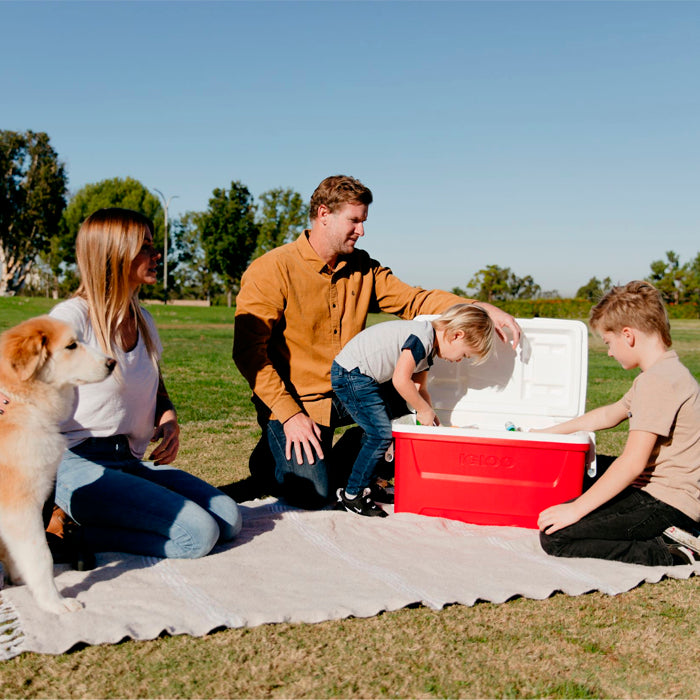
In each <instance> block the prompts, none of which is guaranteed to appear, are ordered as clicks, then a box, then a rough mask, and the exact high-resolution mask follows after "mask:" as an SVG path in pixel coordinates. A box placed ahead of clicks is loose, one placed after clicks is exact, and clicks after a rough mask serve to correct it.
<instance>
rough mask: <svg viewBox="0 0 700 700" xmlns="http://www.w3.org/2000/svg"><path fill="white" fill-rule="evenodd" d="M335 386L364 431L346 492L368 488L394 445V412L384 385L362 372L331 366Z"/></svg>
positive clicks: (335, 364) (339, 396)
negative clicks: (381, 462)
mask: <svg viewBox="0 0 700 700" xmlns="http://www.w3.org/2000/svg"><path fill="white" fill-rule="evenodd" d="M331 385H332V386H333V391H334V392H335V395H336V396H337V397H338V398H339V399H340V401H341V402H342V404H343V406H345V408H346V410H347V412H348V413H349V414H350V415H351V416H352V418H353V420H354V421H355V422H356V423H357V424H358V425H359V426H360V427H361V428H362V430H363V436H362V444H361V447H360V452H359V454H358V455H357V458H356V459H355V464H354V465H353V467H352V471H351V472H350V477H349V478H348V483H347V486H346V487H345V490H346V492H348V493H351V494H358V493H362V491H363V489H365V488H367V487H368V486H369V485H370V483H371V481H372V476H373V475H374V473H375V471H376V469H377V466H378V465H379V463H380V461H381V460H383V459H384V454H385V452H386V451H387V450H388V449H389V446H390V445H391V413H390V409H389V407H388V406H387V403H386V401H385V399H384V396H383V394H382V391H381V389H380V385H379V384H378V383H377V382H376V381H375V380H374V379H372V378H371V377H368V376H367V375H364V374H362V373H361V372H360V371H359V370H358V369H353V370H351V371H348V370H346V369H344V368H343V367H341V366H340V365H339V364H337V363H336V362H333V364H332V365H331Z"/></svg>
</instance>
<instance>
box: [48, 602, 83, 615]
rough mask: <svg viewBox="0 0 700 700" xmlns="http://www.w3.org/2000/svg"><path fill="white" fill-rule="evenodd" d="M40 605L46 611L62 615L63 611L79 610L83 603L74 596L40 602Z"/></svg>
mask: <svg viewBox="0 0 700 700" xmlns="http://www.w3.org/2000/svg"><path fill="white" fill-rule="evenodd" d="M40 607H42V608H43V609H44V610H46V612H50V613H54V614H56V615H63V613H67V612H75V611H76V610H80V609H81V608H82V607H83V604H82V603H81V602H80V601H79V600H76V599H75V598H58V599H57V600H52V601H46V602H43V603H40Z"/></svg>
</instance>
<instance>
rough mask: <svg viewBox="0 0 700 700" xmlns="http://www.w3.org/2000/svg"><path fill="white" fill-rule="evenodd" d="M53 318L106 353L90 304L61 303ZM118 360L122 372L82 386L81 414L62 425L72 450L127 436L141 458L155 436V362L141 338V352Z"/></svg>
mask: <svg viewBox="0 0 700 700" xmlns="http://www.w3.org/2000/svg"><path fill="white" fill-rule="evenodd" d="M50 315H51V316H53V317H54V318H58V319H60V320H61V321H65V322H66V323H69V324H71V325H72V326H73V328H74V329H75V330H76V332H77V333H79V334H80V335H81V336H82V338H83V341H84V342H85V343H86V344H87V345H90V346H91V347H94V348H97V349H98V350H99V349H100V345H99V343H98V342H97V339H96V338H95V334H94V332H93V329H92V324H91V323H90V321H89V319H88V306H87V302H86V301H85V300H84V299H79V298H76V297H74V298H72V299H69V300H68V301H64V302H61V303H60V304H58V305H57V306H55V307H54V308H53V309H52V310H51V312H50ZM143 315H144V318H145V319H146V323H147V324H148V329H149V331H150V333H151V338H152V339H153V342H154V345H155V348H156V354H157V356H158V359H160V356H161V354H162V352H163V346H162V345H161V342H160V338H159V337H158V331H157V330H156V326H155V323H154V322H153V318H152V317H151V315H150V314H149V313H148V311H146V310H145V309H143ZM115 359H116V360H117V362H118V363H119V372H117V371H116V370H115V372H114V373H112V374H111V375H110V376H109V377H108V378H107V379H105V380H104V381H102V382H99V383H97V384H85V385H82V386H79V387H76V398H77V401H76V404H75V410H74V412H73V416H72V417H71V418H69V419H68V420H66V421H65V422H64V423H62V425H61V432H62V433H63V434H64V435H65V436H66V438H67V440H68V447H73V446H74V445H77V444H78V443H80V442H82V441H83V440H85V439H87V438H90V437H112V436H114V435H126V436H127V437H128V438H129V446H130V447H131V451H132V453H133V454H134V456H135V457H138V458H139V459H140V458H141V457H143V454H144V452H145V451H146V448H147V447H148V443H149V442H150V440H151V437H152V436H153V427H154V426H153V424H154V420H155V414H156V393H157V390H158V367H157V366H156V365H155V364H154V363H153V361H152V360H151V357H150V356H149V354H148V350H147V349H146V343H145V342H144V341H143V338H142V337H141V335H140V334H139V339H138V342H137V343H136V347H134V349H133V350H131V351H130V352H121V351H120V352H119V353H118V354H117V356H116V357H115Z"/></svg>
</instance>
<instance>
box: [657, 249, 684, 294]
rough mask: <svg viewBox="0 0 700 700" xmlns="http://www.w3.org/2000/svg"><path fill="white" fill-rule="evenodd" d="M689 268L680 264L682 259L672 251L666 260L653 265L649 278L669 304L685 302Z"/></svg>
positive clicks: (667, 254) (667, 252) (667, 253)
mask: <svg viewBox="0 0 700 700" xmlns="http://www.w3.org/2000/svg"><path fill="white" fill-rule="evenodd" d="M687 273H688V266H687V265H681V264H680V258H679V257H678V255H677V254H676V253H674V252H673V251H672V250H668V251H666V260H665V261H664V260H654V262H652V263H651V275H649V277H648V278H647V280H648V281H649V282H651V283H652V284H653V285H654V286H655V287H656V288H657V289H658V290H659V291H660V292H661V296H662V297H663V298H664V301H665V302H666V303H668V304H678V303H679V302H680V301H684V299H683V297H684V292H685V289H684V287H685V278H686V275H687Z"/></svg>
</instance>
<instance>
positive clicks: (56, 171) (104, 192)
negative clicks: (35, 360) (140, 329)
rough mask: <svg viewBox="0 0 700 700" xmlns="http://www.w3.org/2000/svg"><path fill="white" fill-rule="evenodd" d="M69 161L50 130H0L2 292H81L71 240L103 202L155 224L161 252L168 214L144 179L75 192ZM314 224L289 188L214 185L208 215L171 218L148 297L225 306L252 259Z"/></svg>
mask: <svg viewBox="0 0 700 700" xmlns="http://www.w3.org/2000/svg"><path fill="white" fill-rule="evenodd" d="M67 185H68V178H67V175H66V170H65V166H64V165H63V163H61V162H60V160H59V157H58V154H57V153H56V151H55V150H54V149H53V148H52V146H51V144H50V141H49V137H48V136H47V135H46V134H45V133H35V132H32V131H26V132H14V131H0V296H7V295H12V294H18V293H20V292H23V291H24V292H27V291H32V290H34V291H36V290H37V289H41V290H50V291H51V292H52V293H53V295H54V296H65V295H67V294H69V293H70V292H71V291H73V290H74V289H76V288H77V285H78V279H77V277H76V274H77V273H76V266H75V238H76V236H77V234H78V229H79V228H80V225H81V223H82V222H83V221H84V220H85V218H86V217H87V216H89V215H90V214H91V213H92V212H94V211H96V210H97V209H100V208H103V207H123V208H126V209H134V210H136V211H139V212H141V213H142V214H145V215H146V216H148V217H149V218H150V219H151V220H152V221H153V223H154V229H155V230H154V231H153V238H154V245H155V246H156V248H158V249H159V250H163V249H164V242H165V235H166V232H165V216H164V210H163V206H162V205H161V202H160V200H159V198H158V197H157V196H156V195H155V194H154V193H153V192H151V191H150V190H149V189H148V188H147V187H146V186H145V185H144V184H142V183H141V182H139V181H138V180H136V179H134V178H131V177H127V178H112V179H108V180H103V181H101V182H97V183H94V184H88V185H85V186H84V187H82V188H81V189H80V190H78V191H77V192H75V193H74V194H72V195H70V196H69V193H68V186H67ZM307 221H308V205H306V204H305V203H304V202H303V200H302V197H301V195H300V194H299V193H298V192H295V191H294V190H292V189H289V188H283V187H279V188H275V189H271V190H269V191H267V192H264V193H263V194H261V195H260V197H259V199H258V201H257V202H256V201H255V199H254V197H253V196H252V194H251V193H250V191H249V190H248V188H247V187H246V186H245V185H244V184H243V183H242V182H239V181H233V182H231V184H230V186H229V187H222V188H216V189H214V191H213V192H212V194H211V197H210V198H209V202H208V207H207V210H206V211H204V212H187V213H185V214H184V215H183V216H181V217H179V218H176V219H174V220H173V221H171V222H169V226H168V229H169V230H168V232H167V233H168V246H167V251H168V279H167V284H165V285H163V287H162V288H160V287H158V288H149V289H148V290H144V293H145V294H148V295H150V296H156V297H158V296H160V297H162V296H164V295H165V294H166V293H168V294H171V295H174V296H177V297H185V298H187V297H190V298H201V299H204V298H212V297H213V296H217V295H222V294H223V295H225V297H226V299H227V301H228V303H229V304H231V302H232V297H233V295H234V294H235V292H236V289H237V285H238V283H239V281H240V278H241V275H242V274H243V272H244V270H245V269H246V267H247V266H248V264H249V263H250V261H251V260H253V259H254V258H256V257H258V256H260V255H262V254H263V253H265V252H267V251H268V250H272V248H275V247H277V246H279V245H282V244H283V243H286V242H288V241H291V240H293V239H294V238H296V237H297V236H298V235H299V233H300V232H301V231H302V230H303V228H304V226H305V225H306V223H307Z"/></svg>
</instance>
